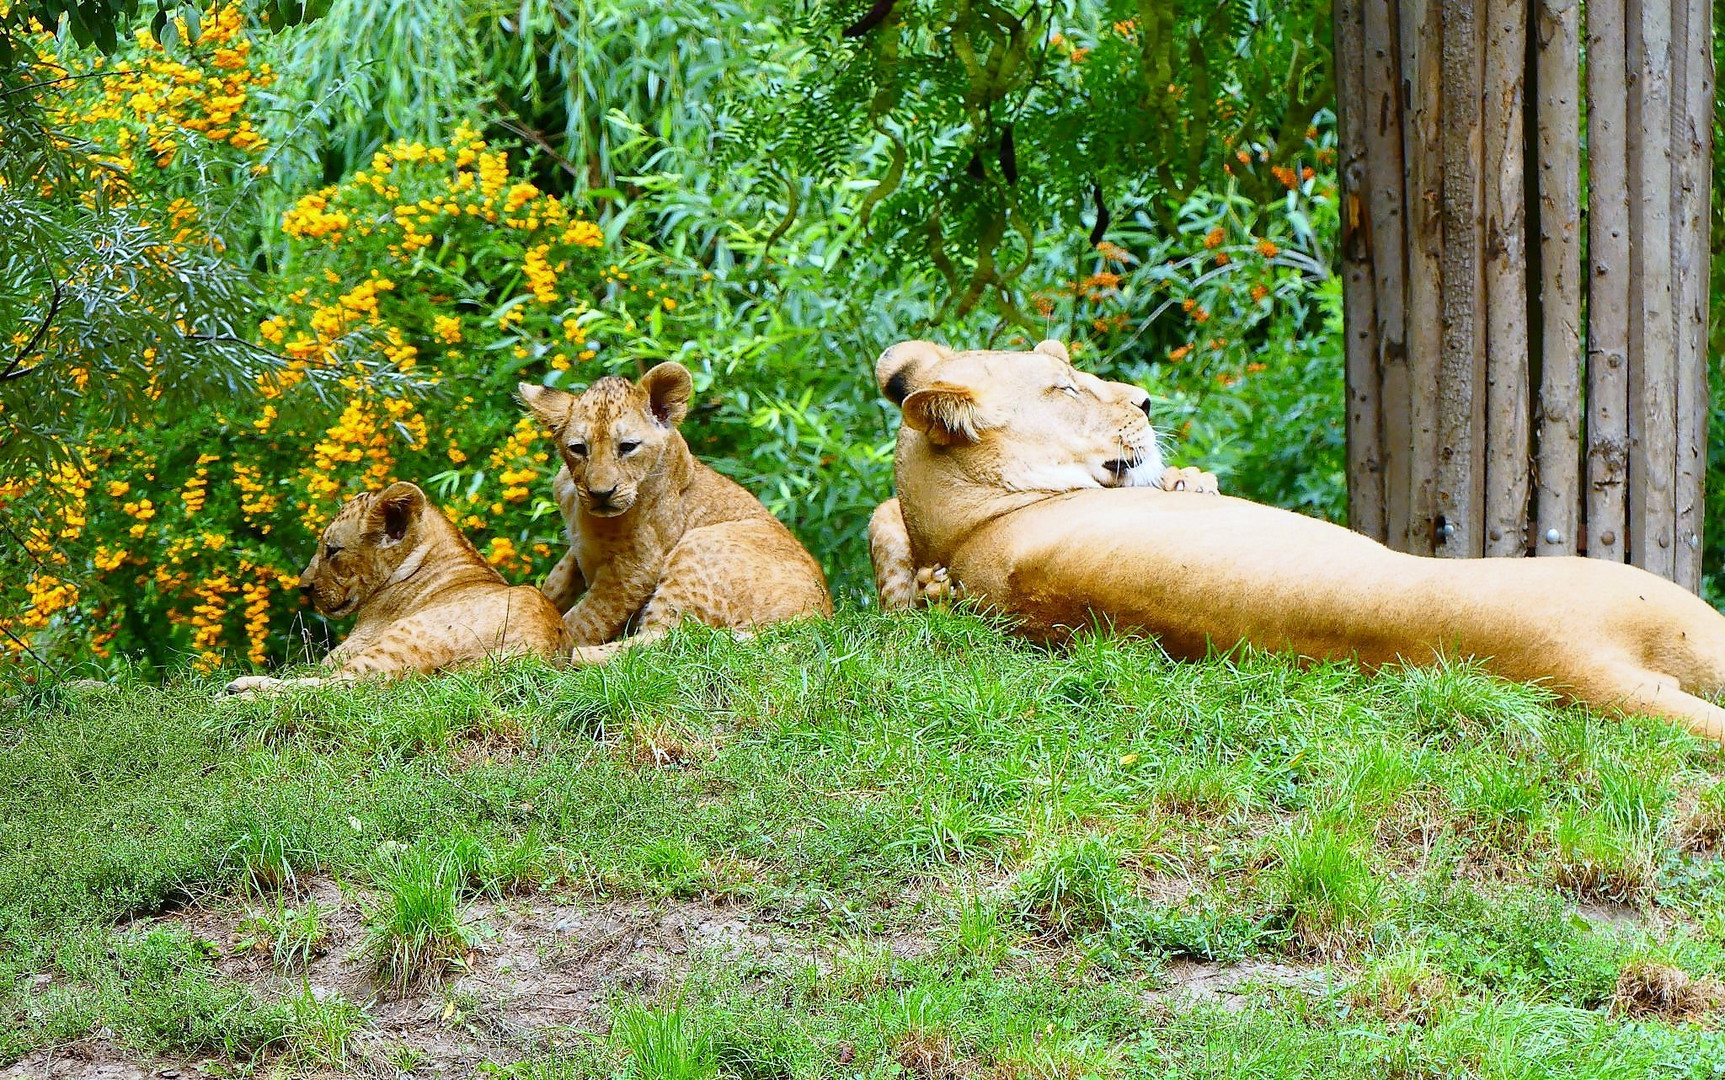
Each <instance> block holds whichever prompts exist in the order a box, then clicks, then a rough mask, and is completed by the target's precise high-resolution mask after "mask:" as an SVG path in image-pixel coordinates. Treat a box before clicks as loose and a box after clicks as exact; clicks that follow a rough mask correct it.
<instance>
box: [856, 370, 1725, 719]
mask: <svg viewBox="0 0 1725 1080" xmlns="http://www.w3.org/2000/svg"><path fill="white" fill-rule="evenodd" d="M876 375H877V377H878V379H879V381H880V385H881V389H882V392H883V393H886V394H887V396H888V397H890V398H892V399H894V400H895V401H897V402H898V403H899V404H900V407H901V408H902V410H903V412H904V423H903V425H902V427H901V428H900V429H899V436H898V452H897V457H896V473H897V487H898V499H899V503H900V505H901V508H902V512H903V516H904V523H905V526H906V529H907V532H908V535H909V538H910V545H911V549H912V552H913V554H914V557H915V559H916V562H917V564H918V565H930V564H936V563H938V564H942V565H944V566H946V567H949V568H950V569H951V572H952V575H953V577H954V578H956V579H957V580H959V581H961V582H963V584H964V588H965V591H966V592H967V593H968V594H969V595H971V596H973V597H976V598H978V599H979V600H980V601H981V602H982V603H983V604H984V605H985V606H988V607H991V608H994V609H996V610H1000V611H1003V612H1006V613H1009V614H1011V615H1013V616H1016V617H1017V618H1018V619H1020V620H1021V623H1020V626H1021V629H1022V632H1023V633H1024V634H1026V635H1027V636H1030V637H1032V638H1036V639H1039V640H1045V641H1055V640H1061V639H1064V638H1067V637H1069V636H1070V635H1071V634H1073V633H1074V632H1075V631H1077V630H1078V629H1080V628H1083V627H1087V626H1090V625H1092V624H1095V623H1097V622H1102V623H1107V624H1111V625H1113V626H1114V627H1116V628H1118V629H1122V630H1136V631H1144V632H1149V633H1153V634H1156V635H1157V636H1158V637H1159V638H1160V640H1161V643H1162V646H1163V647H1164V648H1165V649H1167V650H1168V652H1169V653H1171V654H1172V655H1175V656H1181V657H1199V656H1203V655H1204V654H1205V653H1206V652H1207V651H1208V650H1210V649H1211V648H1212V647H1219V648H1223V649H1228V648H1232V647H1234V646H1236V645H1238V644H1240V643H1250V644H1252V645H1254V646H1257V647H1259V648H1264V649H1273V650H1288V651H1292V652H1295V653H1298V654H1300V655H1302V656H1306V657H1312V658H1318V659H1324V658H1342V657H1351V658H1354V659H1357V660H1358V661H1359V662H1360V663H1362V664H1365V665H1367V666H1378V665H1382V664H1389V663H1396V662H1411V663H1429V662H1432V661H1435V660H1438V659H1440V658H1444V657H1477V658H1479V659H1480V660H1482V661H1483V662H1484V663H1485V664H1486V666H1487V667H1488V668H1489V669H1490V670H1492V671H1495V672H1497V673H1498V674H1500V675H1504V676H1507V677H1509V678H1512V679H1519V680H1524V681H1536V680H1537V681H1543V682H1545V683H1548V684H1549V685H1550V686H1551V687H1552V689H1554V690H1556V691H1558V692H1559V693H1562V694H1564V695H1566V696H1568V697H1569V698H1571V699H1573V700H1576V701H1581V702H1585V703H1586V704H1588V705H1592V706H1595V707H1597V708H1600V709H1607V710H1620V711H1623V712H1630V713H1648V714H1652V715H1655V716H1660V717H1664V718H1666V719H1669V720H1673V721H1676V722H1677V723H1680V724H1682V725H1684V726H1686V727H1687V728H1688V729H1689V730H1690V731H1692V732H1694V733H1695V734H1697V735H1701V736H1705V737H1707V738H1712V739H1720V740H1725V709H1721V708H1719V707H1718V706H1717V705H1714V704H1712V703H1711V702H1708V701H1704V700H1702V698H1701V697H1699V696H1697V695H1709V696H1711V695H1716V694H1719V693H1720V692H1721V691H1725V616H1722V615H1720V614H1719V613H1718V612H1716V611H1714V610H1713V609H1712V608H1711V607H1709V606H1708V605H1707V604H1706V603H1704V602H1703V601H1701V600H1700V599H1699V598H1697V597H1695V596H1693V595H1691V594H1690V593H1688V592H1686V591H1684V590H1683V589H1682V588H1680V587H1678V586H1677V585H1674V584H1672V583H1671V582H1669V581H1665V580H1663V579H1661V578H1658V577H1655V576H1654V575H1652V574H1649V573H1647V572H1645V571H1643V570H1639V569H1636V568H1634V567H1631V566H1625V565H1622V564H1618V563H1609V562H1604V561H1601V560H1596V559H1582V558H1537V559H1515V558H1511V559H1465V560H1463V559H1433V558H1421V557H1418V556H1414V555H1406V554H1402V553H1400V552H1395V551H1391V550H1390V549H1388V548H1386V547H1384V546H1383V545H1381V544H1379V543H1377V542H1375V541H1373V540H1370V539H1368V538H1366V537H1364V536H1361V535H1359V534H1358V533H1353V532H1349V531H1348V530H1347V529H1344V528H1341V527H1340V526H1337V525H1331V524H1329V523H1327V522H1323V521H1318V520H1316V519H1313V518H1308V517H1304V516H1302V515H1300V514H1296V513H1292V512H1290V511H1287V510H1279V509H1276V508H1274V507H1269V506H1261V505H1258V504H1256V503H1251V502H1247V501H1245V500H1243V499H1234V498H1229V497H1227V496H1217V495H1199V494H1195V493H1192V492H1181V491H1162V490H1157V489H1155V488H1148V487H1127V486H1125V485H1126V484H1127V482H1128V480H1129V478H1130V476H1131V475H1132V472H1133V470H1134V469H1141V468H1144V467H1146V466H1147V465H1149V464H1150V463H1152V462H1153V461H1155V457H1154V455H1153V453H1152V447H1153V435H1152V433H1151V431H1150V427H1149V422H1148V421H1147V419H1146V418H1145V416H1144V413H1143V412H1142V411H1141V410H1140V409H1138V408H1136V407H1134V406H1133V405H1132V404H1130V403H1127V402H1124V401H1121V400H1118V399H1117V398H1115V397H1114V396H1112V395H1107V394H1100V393H1098V392H1096V390H1095V389H1094V388H1093V387H1092V386H1091V384H1090V381H1089V380H1087V379H1086V378H1085V377H1084V376H1082V375H1081V374H1080V373H1079V372H1077V371H1075V370H1074V369H1073V367H1072V365H1071V363H1070V362H1069V360H1068V359H1067V356H1066V350H1065V348H1064V346H1062V345H1061V344H1060V343H1059V342H1053V341H1049V342H1043V343H1042V344H1041V345H1038V346H1037V348H1036V350H1035V351H1034V352H1030V353H1006V352H988V351H976V352H952V351H949V350H947V349H945V348H942V347H941V346H938V345H933V344H930V343H928V342H920V341H912V342H905V343H903V344H900V345H895V346H893V347H892V348H891V349H888V350H887V351H886V352H885V353H884V354H883V355H882V356H881V358H880V362H879V364H878V365H877V368H876Z"/></svg>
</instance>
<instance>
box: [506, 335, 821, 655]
mask: <svg viewBox="0 0 1725 1080" xmlns="http://www.w3.org/2000/svg"><path fill="white" fill-rule="evenodd" d="M518 390H519V391H520V394H521V400H522V402H523V403H525V404H526V405H527V407H528V408H529V409H531V410H532V411H533V413H534V415H535V416H537V417H538V418H539V420H540V421H541V422H542V423H543V424H544V425H545V426H546V427H547V428H549V429H550V430H551V434H552V438H553V439H555V440H556V445H557V452H558V454H559V455H560V456H561V457H562V459H563V468H562V469H560V470H559V471H558V473H557V477H556V479H555V480H554V481H553V482H552V485H553V491H554V493H555V495H556V496H557V505H558V506H559V508H561V509H562V511H563V519H564V522H565V523H566V524H567V526H568V530H569V541H570V543H569V551H568V553H567V554H566V555H564V557H563V559H562V561H560V562H559V563H558V564H557V566H556V567H554V568H553V569H552V571H551V573H550V574H549V575H548V576H547V577H546V579H545V593H546V595H547V596H549V597H550V598H551V600H552V602H553V603H555V604H556V605H557V608H558V610H560V611H563V612H565V613H566V614H565V615H564V620H563V622H564V625H565V626H566V627H567V628H568V630H569V636H570V638H571V639H572V640H573V641H574V643H575V650H574V653H573V659H574V662H575V663H577V664H597V663H603V662H604V661H606V660H608V659H610V658H611V657H612V656H614V655H615V654H616V653H617V651H618V650H620V649H622V648H626V647H628V646H630V645H635V644H640V643H643V642H647V641H651V640H653V639H654V638H657V637H659V636H661V635H663V634H664V633H665V632H666V631H667V630H669V629H670V628H671V627H673V626H675V625H676V624H677V623H678V622H680V621H681V620H683V619H684V618H692V619H697V620H699V621H701V622H704V623H706V624H707V625H708V626H716V627H720V628H722V629H731V630H743V631H746V630H749V629H752V628H754V627H758V626H765V625H768V624H770V623H776V622H783V621H786V620H788V619H795V618H798V617H800V616H804V615H831V614H832V611H833V606H832V600H831V599H830V598H829V597H828V595H827V584H826V577H825V576H824V575H823V574H822V573H821V567H820V564H819V563H817V562H815V560H814V558H813V556H811V555H810V554H809V553H808V552H807V551H806V550H804V548H803V546H802V544H800V543H798V542H797V538H796V537H795V536H792V535H791V531H790V530H789V529H787V528H785V526H784V525H783V524H782V523H781V522H780V521H779V519H778V518H775V517H774V516H773V515H772V512H771V511H769V510H768V509H767V508H766V507H765V506H763V505H761V501H760V500H759V499H757V498H755V497H754V496H753V495H751V494H749V492H747V491H746V490H744V489H743V487H742V485H740V484H737V483H736V482H734V481H732V480H729V479H727V478H725V477H723V476H720V475H719V474H718V473H717V472H714V471H713V470H712V469H711V468H709V467H708V466H707V465H705V464H703V463H702V462H700V461H699V460H697V459H696V458H695V455H694V454H693V453H691V452H690V451H689V444H688V443H686V442H684V441H683V436H682V433H681V432H679V431H678V430H677V425H678V424H679V423H681V422H682V419H683V417H684V416H685V415H686V414H687V413H688V410H689V398H690V397H691V395H692V394H693V393H694V383H693V381H692V380H691V378H690V376H689V371H688V369H687V368H685V367H683V365H681V364H678V363H675V362H668V363H663V364H660V365H658V366H657V367H655V368H653V369H652V370H651V371H649V372H647V373H646V374H645V375H643V376H641V381H640V382H639V383H638V384H637V383H631V382H630V381H629V380H627V379H624V378H620V377H618V376H615V375H607V376H605V377H604V378H601V379H598V380H596V381H595V382H594V383H593V385H591V386H589V387H588V388H587V389H586V390H585V391H583V392H582V393H581V394H579V395H576V394H570V393H566V392H565V391H562V390H556V389H552V388H551V387H548V386H538V385H535V384H533V383H522V384H520V386H519V387H518ZM631 628H632V629H633V630H634V634H633V636H630V637H626V638H622V639H621V640H618V639H619V636H620V635H622V634H624V632H625V631H626V630H628V629H631Z"/></svg>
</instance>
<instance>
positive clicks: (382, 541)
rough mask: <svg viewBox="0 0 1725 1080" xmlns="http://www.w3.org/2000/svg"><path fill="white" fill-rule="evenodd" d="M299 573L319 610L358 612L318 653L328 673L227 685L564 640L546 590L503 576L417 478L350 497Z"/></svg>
mask: <svg viewBox="0 0 1725 1080" xmlns="http://www.w3.org/2000/svg"><path fill="white" fill-rule="evenodd" d="M299 580H300V590H301V591H302V592H304V593H305V594H306V596H308V597H309V598H310V599H311V602H312V604H313V606H315V607H316V608H317V610H318V611H320V612H322V613H323V614H325V615H328V616H331V617H336V618H339V617H340V616H343V615H347V614H350V613H352V614H356V615H357V616H358V618H357V620H356V621H355V622H354V624H353V632H352V633H350V634H348V636H347V640H346V641H343V642H342V643H341V644H340V645H338V646H336V647H335V648H334V649H333V650H331V651H330V654H329V655H328V656H327V657H325V658H324V661H323V662H324V666H325V667H329V668H332V669H334V670H333V673H332V674H331V675H330V676H329V677H328V678H310V679H273V678H270V677H269V676H267V675H248V676H245V677H244V678H239V679H235V680H234V681H233V682H231V683H229V684H228V693H230V694H243V693H248V692H252V691H258V690H268V689H272V688H275V687H281V686H289V685H299V686H316V685H318V684H320V683H324V682H329V681H333V680H342V679H357V678H360V677H362V676H365V675H377V674H399V673H401V672H405V671H420V672H431V671H436V670H438V669H440V668H446V667H450V666H452V665H455V664H461V663H465V662H471V661H475V660H480V659H483V658H485V657H487V656H505V655H521V654H527V653H531V654H533V655H536V656H544V657H551V658H560V657H562V656H563V655H564V654H565V653H567V652H568V650H569V639H568V635H567V633H566V632H565V631H564V629H563V620H562V619H560V618H558V615H557V609H556V608H554V607H552V606H551V602H550V601H549V600H547V599H546V598H545V595H544V594H543V593H541V592H540V591H539V590H538V589H535V588H533V587H532V586H531V585H520V586H511V585H509V584H508V583H507V582H505V581H504V580H503V578H502V577H501V576H500V575H499V574H498V573H497V571H496V570H494V569H492V567H491V566H490V564H488V563H487V562H486V561H485V560H484V559H482V558H480V556H479V552H477V551H475V550H474V549H473V545H472V544H470V543H468V541H467V538H466V537H465V536H463V535H461V531H460V530H459V529H457V528H456V527H455V526H454V525H452V524H450V522H449V519H448V518H446V517H444V516H443V515H442V514H441V513H440V512H438V511H437V510H436V509H435V508H433V507H431V506H429V505H428V504H427V503H426V499H425V493H424V492H423V491H421V490H419V488H418V487H416V486H414V485H413V484H406V483H398V484H391V485H389V486H388V487H386V488H384V489H383V490H382V491H373V492H368V493H366V494H364V495H357V496H355V497H354V498H352V499H350V500H348V503H347V505H346V506H344V507H342V508H341V512H340V513H339V514H337V515H336V516H335V520H334V521H332V522H330V523H329V526H328V527H327V528H325V529H324V531H323V538H322V541H321V542H320V544H319V545H318V551H317V553H316V554H315V555H313V556H312V559H311V564H310V565H309V566H307V567H306V568H305V572H304V573H302V574H300V579H299Z"/></svg>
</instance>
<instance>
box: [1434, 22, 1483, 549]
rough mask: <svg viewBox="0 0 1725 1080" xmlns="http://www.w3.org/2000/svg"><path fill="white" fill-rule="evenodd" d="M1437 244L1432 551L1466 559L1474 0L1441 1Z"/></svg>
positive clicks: (1475, 218) (1474, 468)
mask: <svg viewBox="0 0 1725 1080" xmlns="http://www.w3.org/2000/svg"><path fill="white" fill-rule="evenodd" d="M1442 5H1443V67H1442V73H1443V83H1444V86H1445V87H1446V88H1455V89H1457V90H1459V91H1460V92H1458V93H1446V94H1445V95H1444V97H1443V102H1442V107H1441V109H1440V112H1441V114H1442V117H1443V133H1442V135H1443V159H1442V160H1443V209H1442V220H1443V251H1442V254H1441V256H1440V257H1439V260H1438V263H1439V273H1440V274H1441V276H1442V296H1443V299H1442V302H1441V311H1442V318H1443V331H1442V344H1441V347H1440V349H1439V351H1438V384H1437V433H1438V446H1437V482H1436V499H1437V513H1438V518H1437V521H1438V528H1439V530H1440V532H1439V534H1438V536H1437V538H1436V539H1437V548H1436V554H1439V555H1444V556H1447V557H1450V558H1466V557H1468V556H1471V555H1478V554H1480V552H1481V540H1482V538H1483V536H1484V530H1483V529H1482V528H1481V524H1482V523H1481V518H1482V517H1483V516H1484V515H1483V512H1484V506H1483V505H1482V502H1483V499H1482V496H1483V495H1484V486H1483V484H1482V483H1481V481H1482V480H1483V477H1482V476H1481V475H1480V474H1481V473H1483V471H1484V470H1483V469H1481V468H1480V460H1479V455H1480V452H1481V449H1482V447H1481V443H1482V442H1483V440H1482V439H1481V438H1479V437H1478V436H1479V429H1480V428H1481V427H1483V424H1481V423H1480V422H1479V418H1480V417H1483V415H1484V403H1483V401H1482V400H1481V399H1482V398H1483V395H1484V387H1483V386H1481V385H1479V383H1480V381H1481V380H1479V379H1478V378H1477V376H1478V374H1479V369H1480V367H1481V365H1482V362H1483V357H1484V340H1483V334H1482V332H1481V326H1480V325H1479V324H1480V322H1481V321H1482V320H1480V319H1479V316H1480V314H1481V312H1480V308H1481V303H1480V301H1481V300H1482V299H1483V295H1484V290H1483V288H1482V287H1481V286H1482V281H1481V278H1482V274H1481V270H1482V267H1481V265H1480V263H1481V256H1482V254H1483V241H1484V232H1485V230H1484V227H1483V226H1484V221H1483V219H1482V218H1481V215H1480V204H1481V198H1480V173H1481V169H1480V160H1479V159H1480V150H1481V130H1480V123H1481V119H1480V113H1481V102H1480V96H1479V94H1478V93H1477V92H1471V93H1470V92H1469V89H1470V88H1477V87H1478V86H1479V85H1480V79H1481V73H1480V48H1479V29H1478V27H1476V26H1475V24H1474V4H1473V0H1442Z"/></svg>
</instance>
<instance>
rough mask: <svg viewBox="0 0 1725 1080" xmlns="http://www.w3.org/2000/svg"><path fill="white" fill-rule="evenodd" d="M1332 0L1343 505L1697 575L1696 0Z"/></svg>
mask: <svg viewBox="0 0 1725 1080" xmlns="http://www.w3.org/2000/svg"><path fill="white" fill-rule="evenodd" d="M1335 12H1336V23H1335V32H1336V54H1335V55H1336V63H1337V79H1338V86H1339V95H1340V98H1341V101H1340V103H1339V124H1340V133H1341V141H1342V170H1341V172H1342V175H1341V188H1342V212H1343V251H1342V263H1343V272H1344V275H1345V276H1344V282H1343V298H1344V303H1345V304H1346V305H1347V308H1348V310H1347V314H1346V318H1345V320H1344V321H1345V331H1346V345H1345V348H1346V360H1347V371H1348V380H1349V414H1348V425H1349V426H1348V436H1349V470H1350V483H1351V484H1352V485H1353V489H1352V490H1351V492H1350V512H1351V513H1352V515H1353V518H1354V521H1355V524H1356V525H1357V526H1358V527H1359V528H1361V529H1362V530H1364V531H1366V532H1367V533H1369V534H1371V535H1374V536H1380V537H1383V538H1385V539H1386V541H1387V542H1388V543H1389V544H1390V545H1392V546H1394V547H1398V548H1401V549H1403V550H1406V551H1412V552H1416V553H1419V554H1440V555H1446V556H1473V555H1482V554H1489V555H1502V556H1511V555H1518V554H1523V553H1533V554H1539V555H1572V554H1576V553H1580V552H1584V553H1586V554H1587V555H1590V556H1592V557H1595V558H1602V559H1613V560H1617V561H1620V562H1621V561H1624V560H1625V559H1628V560H1631V561H1633V562H1635V563H1636V564H1637V565H1640V566H1643V567H1646V568H1647V569H1649V570H1651V571H1653V572H1655V573H1658V574H1662V575H1665V576H1667V577H1671V578H1673V579H1674V580H1677V581H1679V582H1681V583H1683V584H1684V585H1686V586H1688V587H1689V588H1695V587H1697V586H1698V584H1699V582H1700V580H1701V565H1700V551H1701V547H1700V544H1701V541H1700V527H1701V521H1702V520H1703V515H1702V497H1703V494H1704V493H1703V485H1704V480H1705V472H1706V457H1707V410H1708V396H1707V372H1706V367H1707V355H1706V330H1707V303H1708V295H1707V290H1708V284H1709V280H1710V279H1709V271H1710V267H1709V262H1708V259H1709V254H1710V249H1709V247H1708V237H1707V229H1708V215H1709V207H1710V205H1711V204H1710V202H1709V198H1708V184H1709V182H1710V181H1711V179H1712V167H1711V166H1712V159H1711V152H1712V146H1711V136H1712V120H1713V91H1714V70H1713V53H1712V15H1713V13H1712V8H1711V5H1710V4H1709V3H1708V2H1706V0H1589V2H1588V4H1587V6H1586V10H1585V12H1584V11H1583V10H1582V6H1581V0H1337V7H1336V9H1335ZM1584 16H1585V25H1584ZM1530 19H1533V20H1534V21H1533V23H1532V25H1531V26H1530V24H1529V20H1530ZM1583 35H1585V37H1584V36H1583ZM1584 41H1585V48H1583V42H1584ZM1584 91H1585V93H1586V94H1587V108H1586V110H1585V113H1584V112H1583V110H1582V108H1581V95H1582V93H1583V92H1584ZM1583 115H1585V116H1586V124H1587V128H1586V132H1585V136H1584V134H1583V132H1582V130H1581V123H1582V116H1583ZM1583 143H1585V144H1586V146H1587V147H1588V158H1587V161H1586V163H1585V165H1586V168H1585V171H1584V169H1583V162H1582V161H1581V160H1580V151H1579V147H1580V146H1581V145H1582V144H1583ZM1584 176H1585V178H1586V188H1585V190H1584V188H1583V185H1582V179H1583V177H1584ZM1530 217H1535V218H1537V225H1538V229H1537V231H1536V232H1537V243H1533V242H1531V240H1530V232H1531V231H1532V230H1531V224H1530V221H1529V218H1530ZM1583 229H1585V230H1586V233H1585V239H1586V245H1585V248H1586V252H1585V255H1584V254H1583V243H1582V241H1583V237H1584V234H1583V232H1582V230H1583ZM1584 297H1585V304H1586V315H1585V322H1584V321H1583V298H1584Z"/></svg>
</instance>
